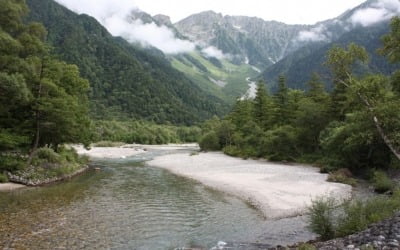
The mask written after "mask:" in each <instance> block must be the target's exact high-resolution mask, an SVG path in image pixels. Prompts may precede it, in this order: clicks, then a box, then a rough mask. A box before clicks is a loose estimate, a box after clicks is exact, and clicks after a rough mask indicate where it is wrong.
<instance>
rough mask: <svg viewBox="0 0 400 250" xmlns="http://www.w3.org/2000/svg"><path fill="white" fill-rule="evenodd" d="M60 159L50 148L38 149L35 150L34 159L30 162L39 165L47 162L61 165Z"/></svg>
mask: <svg viewBox="0 0 400 250" xmlns="http://www.w3.org/2000/svg"><path fill="white" fill-rule="evenodd" d="M61 161H62V159H61V157H60V155H59V154H57V153H56V152H54V150H53V149H51V148H47V147H44V148H39V149H37V150H36V153H35V156H34V159H33V161H32V162H36V163H39V164H40V163H41V162H48V163H61Z"/></svg>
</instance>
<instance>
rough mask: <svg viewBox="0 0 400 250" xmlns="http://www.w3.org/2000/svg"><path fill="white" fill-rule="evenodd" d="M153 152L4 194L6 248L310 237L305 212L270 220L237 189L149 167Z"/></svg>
mask: <svg viewBox="0 0 400 250" xmlns="http://www.w3.org/2000/svg"><path fill="white" fill-rule="evenodd" d="M165 153H171V152H167V151H157V150H154V151H150V152H147V153H146V154H143V155H137V156H134V157H130V158H126V159H121V160H115V159H114V160H101V161H100V160H99V161H97V162H96V164H98V165H101V171H89V172H87V173H85V174H83V175H81V176H78V177H75V178H73V179H72V180H70V181H67V182H63V183H59V184H55V185H50V186H46V187H38V188H25V189H20V190H15V191H13V192H3V193H0V246H1V247H3V248H4V249H8V248H15V249H82V248H86V249H175V248H179V247H188V248H190V247H202V248H211V247H213V246H215V245H216V244H217V242H218V241H227V242H261V243H266V244H271V245H275V244H286V243H294V242H297V241H304V240H308V239H311V238H312V237H313V235H312V234H311V233H309V232H308V230H306V229H305V225H306V223H305V221H304V218H303V217H297V218H288V219H282V220H275V221H268V220H265V219H264V218H263V217H262V214H261V213H260V212H259V211H257V210H256V209H254V208H253V207H251V206H250V205H249V204H247V203H246V202H243V201H241V200H239V199H237V198H235V197H233V196H229V195H226V194H224V193H221V192H217V191H215V190H212V189H209V188H207V187H205V186H203V185H201V184H199V183H197V182H194V181H192V180H188V179H185V178H182V177H178V176H175V175H173V174H171V173H169V172H168V171H166V170H163V169H159V168H155V167H151V166H146V165H145V164H144V162H145V161H146V160H149V159H151V158H153V157H154V156H155V155H160V154H165Z"/></svg>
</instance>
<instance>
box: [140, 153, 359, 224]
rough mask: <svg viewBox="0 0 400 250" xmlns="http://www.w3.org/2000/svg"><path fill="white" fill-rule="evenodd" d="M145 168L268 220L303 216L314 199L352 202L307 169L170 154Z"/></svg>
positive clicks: (346, 191) (341, 188)
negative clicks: (236, 201)
mask: <svg viewBox="0 0 400 250" xmlns="http://www.w3.org/2000/svg"><path fill="white" fill-rule="evenodd" d="M147 164H148V165H151V166H155V167H160V168H164V169H167V170H169V171H171V172H173V173H174V174H176V175H180V176H184V177H187V178H191V179H194V180H196V181H199V182H201V183H203V184H204V185H206V186H209V187H211V188H215V189H217V190H219V191H223V192H226V193H228V194H232V195H235V196H238V197H240V198H241V199H243V200H246V201H248V202H249V203H250V204H252V205H253V206H255V207H257V208H258V209H259V210H260V211H261V212H263V214H264V216H265V217H266V218H269V219H277V218H284V217H291V216H297V215H301V214H304V213H305V211H306V209H307V207H308V206H309V205H310V204H311V201H312V200H313V199H315V198H317V197H323V196H329V195H334V196H335V197H336V198H337V199H338V200H346V199H350V198H351V191H352V188H351V186H349V185H345V184H340V183H331V182H327V181H326V179H327V175H326V174H321V173H319V169H317V168H314V167H309V166H303V165H284V164H275V163H269V162H267V161H264V160H243V159H239V158H234V157H230V156H227V155H224V154H222V153H199V154H196V155H190V154H187V153H186V154H171V155H165V156H159V157H156V158H155V159H154V160H152V161H149V162H147Z"/></svg>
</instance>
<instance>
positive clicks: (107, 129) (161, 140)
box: [93, 121, 201, 144]
mask: <svg viewBox="0 0 400 250" xmlns="http://www.w3.org/2000/svg"><path fill="white" fill-rule="evenodd" d="M93 123H94V124H93V129H94V130H93V141H95V142H98V141H114V142H125V143H139V144H166V143H183V142H196V141H198V140H199V138H200V136H201V129H200V128H199V127H195V126H192V127H185V126H173V125H159V124H154V123H150V122H146V121H94V122H93Z"/></svg>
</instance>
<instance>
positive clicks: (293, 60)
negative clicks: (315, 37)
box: [261, 22, 398, 90]
mask: <svg viewBox="0 0 400 250" xmlns="http://www.w3.org/2000/svg"><path fill="white" fill-rule="evenodd" d="M388 31H389V22H383V23H379V24H377V25H374V26H369V27H358V28H355V29H354V30H352V31H350V32H347V33H345V34H343V35H342V36H341V37H340V38H339V39H337V40H335V41H333V42H331V43H328V44H324V43H320V44H317V43H313V44H311V45H308V46H305V47H303V48H301V49H299V50H297V51H296V52H294V53H292V54H291V55H289V56H287V57H285V58H284V59H282V60H281V61H279V62H278V63H276V64H274V65H273V66H270V67H268V68H267V69H266V70H265V71H264V72H263V73H262V77H261V78H262V79H263V80H264V81H265V82H266V83H267V84H268V85H269V87H270V89H272V90H276V88H277V82H278V78H279V75H285V77H286V79H287V82H288V86H289V87H291V88H294V89H303V90H304V89H307V85H306V82H307V81H309V80H310V79H311V76H312V74H313V73H318V74H319V75H320V76H321V79H322V81H323V82H324V83H325V86H326V87H327V89H329V90H331V89H332V88H333V86H332V84H331V83H332V77H333V76H332V75H331V74H330V72H329V70H327V68H326V67H325V66H324V62H325V61H326V55H327V52H328V50H329V49H330V48H331V47H332V46H341V47H343V46H346V45H347V44H349V43H351V42H354V43H357V44H359V45H361V46H363V47H364V48H365V49H366V50H367V52H368V54H369V57H370V62H369V63H368V64H367V65H363V66H362V67H358V68H357V69H355V70H356V72H355V73H356V74H361V73H366V72H371V73H383V74H391V73H393V71H394V70H395V69H396V68H397V66H398V65H395V64H390V63H389V62H388V61H387V60H386V59H385V58H384V57H383V56H382V55H379V54H377V53H376V50H377V49H378V48H380V47H381V46H382V42H381V37H382V35H384V34H385V33H387V32H388Z"/></svg>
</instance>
